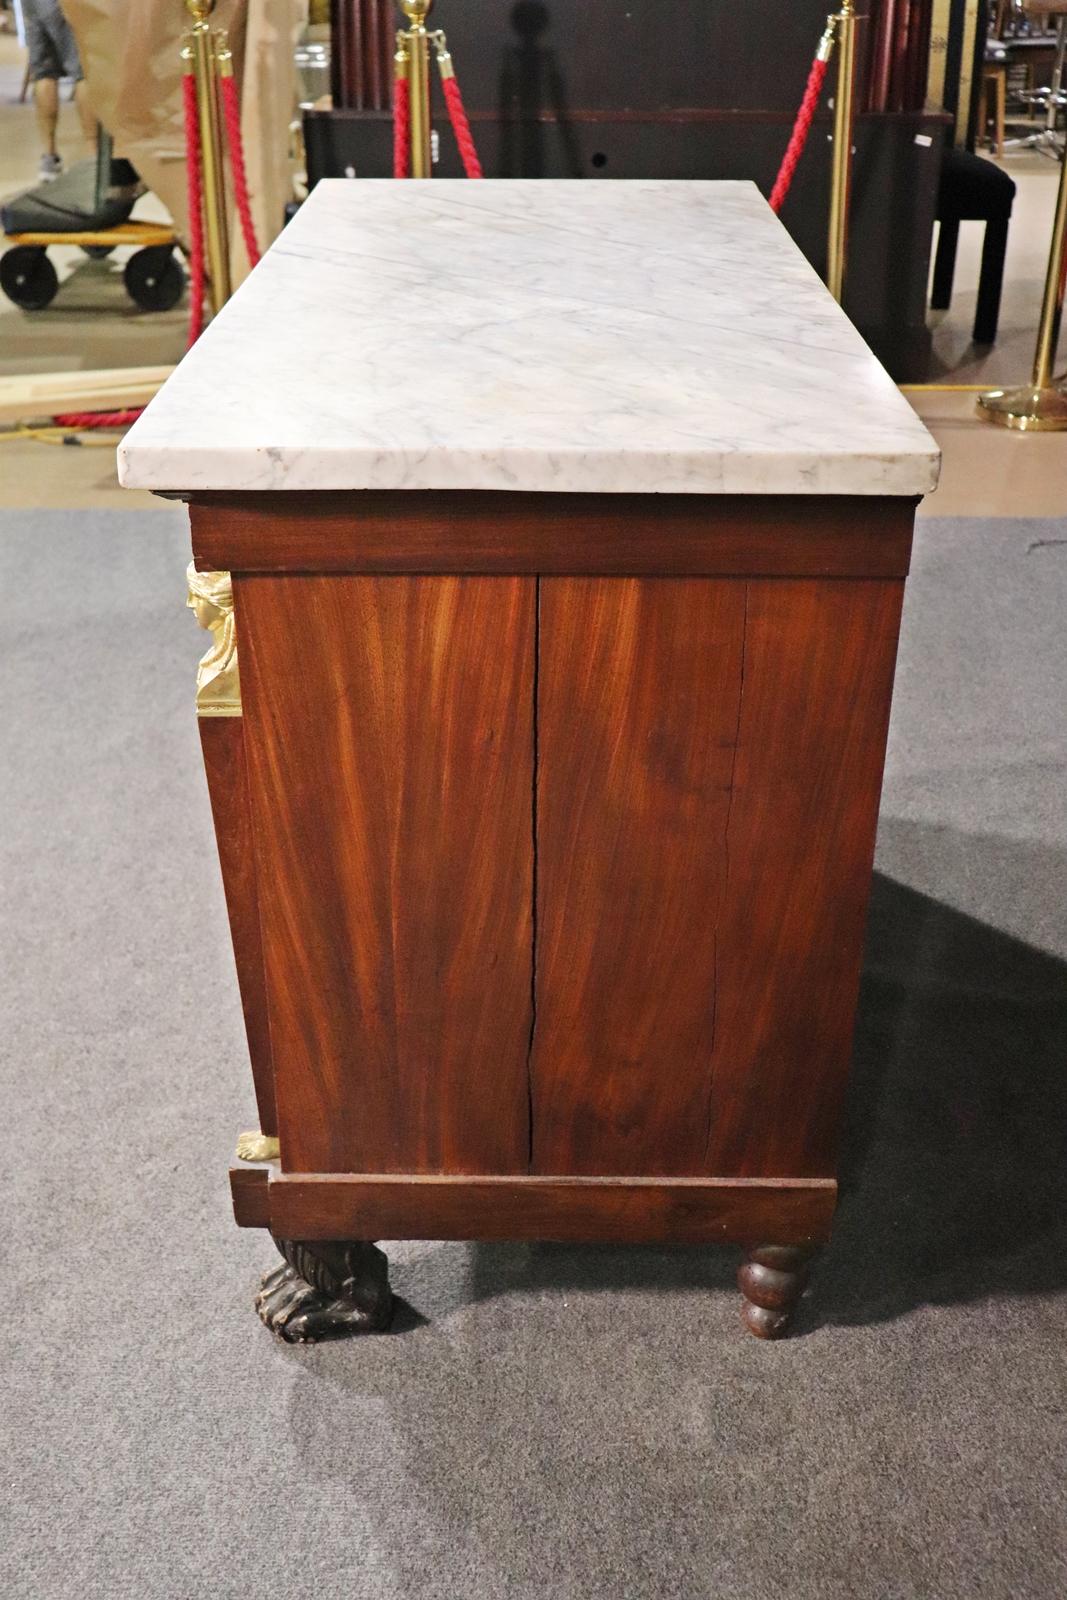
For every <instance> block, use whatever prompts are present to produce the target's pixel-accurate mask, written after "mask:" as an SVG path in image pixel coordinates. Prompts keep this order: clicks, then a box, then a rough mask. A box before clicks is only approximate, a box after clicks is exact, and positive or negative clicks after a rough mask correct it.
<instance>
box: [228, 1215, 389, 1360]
mask: <svg viewBox="0 0 1067 1600" xmlns="http://www.w3.org/2000/svg"><path fill="white" fill-rule="evenodd" d="M274 1243H275V1244H276V1245H277V1246H278V1249H279V1250H280V1251H281V1254H282V1256H283V1257H284V1265H282V1266H279V1267H275V1268H274V1270H273V1271H272V1272H268V1273H266V1274H265V1275H264V1278H263V1282H262V1283H261V1285H260V1289H259V1293H258V1294H257V1295H256V1310H257V1312H258V1313H259V1317H260V1320H261V1322H263V1323H265V1324H266V1326H267V1327H268V1328H269V1329H270V1331H271V1332H272V1333H273V1334H276V1335H277V1337H278V1338H279V1339H284V1340H285V1342H286V1343H287V1344H311V1343H314V1342H315V1341H316V1340H319V1339H337V1338H340V1337H343V1336H344V1335H345V1334H352V1333H377V1332H379V1331H380V1330H381V1329H383V1328H387V1327H388V1326H389V1322H390V1319H391V1317H392V1314H393V1296H392V1292H391V1290H390V1288H389V1263H388V1261H387V1259H386V1257H385V1255H384V1253H383V1252H382V1251H381V1250H379V1249H378V1247H377V1245H374V1244H370V1243H368V1242H367V1241H366V1240H363V1239H353V1240H344V1241H340V1240H323V1241H315V1242H313V1243H308V1242H305V1241H302V1240H298V1239H275V1240H274Z"/></svg>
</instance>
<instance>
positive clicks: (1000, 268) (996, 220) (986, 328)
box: [971, 217, 1008, 344]
mask: <svg viewBox="0 0 1067 1600" xmlns="http://www.w3.org/2000/svg"><path fill="white" fill-rule="evenodd" d="M1007 248H1008V218H1007V217H993V218H991V219H990V221H989V222H987V223H986V229H985V239H984V241H983V243H982V270H981V273H980V274H979V278H978V304H977V305H976V306H975V310H974V328H973V330H972V333H971V337H972V338H973V340H974V342H975V344H992V343H993V342H994V341H995V339H996V337H997V319H998V317H999V316H1000V291H1001V287H1002V285H1003V283H1004V256H1005V253H1006V251H1007Z"/></svg>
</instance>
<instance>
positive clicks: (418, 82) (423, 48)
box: [400, 0, 433, 178]
mask: <svg viewBox="0 0 1067 1600" xmlns="http://www.w3.org/2000/svg"><path fill="white" fill-rule="evenodd" d="M432 8H433V0H400V9H401V11H402V12H403V13H404V15H405V16H406V17H407V19H408V22H409V24H410V26H409V28H408V30H407V33H406V39H407V50H408V84H409V94H410V97H411V176H412V177H413V178H428V177H430V175H431V173H430V166H431V129H432V119H431V116H430V35H429V33H428V32H427V29H426V19H427V17H428V16H429V14H430V11H431V10H432Z"/></svg>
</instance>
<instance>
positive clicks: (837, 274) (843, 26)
mask: <svg viewBox="0 0 1067 1600" xmlns="http://www.w3.org/2000/svg"><path fill="white" fill-rule="evenodd" d="M831 24H836V27H835V32H836V35H837V88H836V90H835V92H834V160H833V168H832V171H831V174H830V230H829V236H828V238H827V245H826V286H827V288H828V289H829V291H830V293H831V294H832V295H833V297H834V299H835V300H836V301H837V302H838V304H839V305H840V303H841V296H842V293H843V292H844V287H845V265H846V262H847V260H848V213H849V202H850V200H851V190H852V125H853V120H854V118H853V105H854V89H855V78H856V70H855V69H856V12H855V8H854V6H853V0H841V10H840V11H839V12H838V13H837V15H836V16H835V17H828V18H827V28H829V27H830V26H831ZM823 37H824V39H825V37H826V36H825V35H824V36H823Z"/></svg>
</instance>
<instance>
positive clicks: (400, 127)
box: [393, 78, 411, 178]
mask: <svg viewBox="0 0 1067 1600" xmlns="http://www.w3.org/2000/svg"><path fill="white" fill-rule="evenodd" d="M394 89H395V94H394V98H393V177H394V178H406V177H407V175H408V173H409V172H410V170H411V85H410V84H409V83H408V80H407V79H406V78H397V80H396V83H395V85H394Z"/></svg>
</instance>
